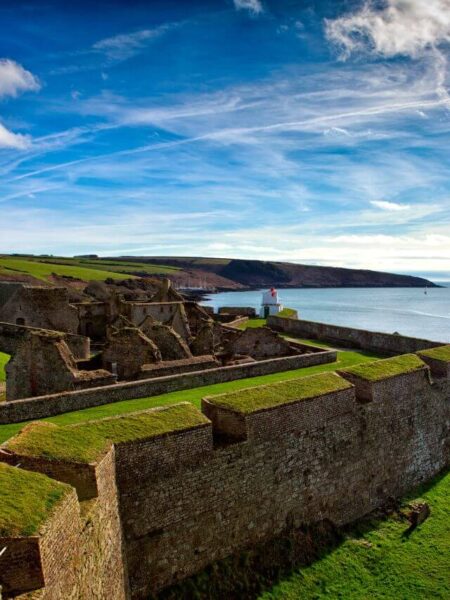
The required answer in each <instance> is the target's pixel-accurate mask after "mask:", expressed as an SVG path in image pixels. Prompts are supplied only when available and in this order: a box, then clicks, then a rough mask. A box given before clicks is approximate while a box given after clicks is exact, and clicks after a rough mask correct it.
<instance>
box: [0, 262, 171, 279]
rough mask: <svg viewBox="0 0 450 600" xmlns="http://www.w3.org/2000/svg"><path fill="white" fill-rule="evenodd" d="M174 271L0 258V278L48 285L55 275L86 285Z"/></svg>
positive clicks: (130, 265) (145, 266) (129, 265)
mask: <svg viewBox="0 0 450 600" xmlns="http://www.w3.org/2000/svg"><path fill="white" fill-rule="evenodd" d="M177 270H178V269H176V268H175V267H167V266H164V265H149V264H140V263H132V262H130V263H128V262H117V263H116V262H114V261H102V260H99V259H98V260H90V259H71V258H53V257H48V258H37V257H32V256H27V257H22V256H20V257H15V256H2V257H0V275H1V274H2V273H3V274H5V275H13V274H14V273H17V274H23V275H30V276H32V277H35V278H36V279H40V280H42V281H47V280H48V279H49V277H50V276H51V275H52V274H56V275H63V276H69V277H75V278H77V279H82V280H84V281H95V280H98V281H102V280H104V279H107V278H110V279H124V278H130V277H135V276H139V275H156V274H161V275H164V274H169V273H173V272H176V271H177Z"/></svg>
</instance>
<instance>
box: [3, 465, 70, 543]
mask: <svg viewBox="0 0 450 600" xmlns="http://www.w3.org/2000/svg"><path fill="white" fill-rule="evenodd" d="M71 489H72V488H71V487H70V486H69V485H66V484H63V483H59V482H58V481H55V480H54V479H50V478H49V477H47V476H45V475H41V474H40V473H33V472H31V471H23V470H22V469H18V468H16V467H11V466H10V465H6V464H4V463H0V537H17V536H30V535H34V534H36V533H37V532H38V531H39V528H40V527H41V525H42V524H43V523H44V522H45V521H46V519H47V518H48V517H49V516H50V514H51V513H52V512H53V510H54V508H55V505H56V504H57V503H58V502H59V501H60V500H61V499H62V498H63V497H64V496H65V495H66V494H67V493H69V492H70V490H71Z"/></svg>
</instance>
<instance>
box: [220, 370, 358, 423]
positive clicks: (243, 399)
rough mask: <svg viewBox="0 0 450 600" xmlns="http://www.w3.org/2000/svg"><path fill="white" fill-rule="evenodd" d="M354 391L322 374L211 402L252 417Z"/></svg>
mask: <svg viewBox="0 0 450 600" xmlns="http://www.w3.org/2000/svg"><path fill="white" fill-rule="evenodd" d="M351 387H352V385H351V384H350V383H349V382H348V381H346V380H345V379H342V378H341V377H339V376H338V375H336V374H335V373H321V374H320V375H312V376H311V377H303V378H301V379H292V380H290V381H283V382H280V383H273V384H271V385H261V386H258V387H253V388H247V389H243V390H239V391H237V392H233V393H231V394H221V395H219V396H210V397H209V398H208V401H209V402H211V404H214V405H215V406H220V407H221V408H226V409H229V410H233V411H236V412H238V413H241V414H250V413H253V412H257V411H260V410H266V409H270V408H275V407H277V406H280V405H282V404H291V403H293V402H297V401H299V400H308V399H310V398H314V397H316V396H323V395H324V394H331V393H333V392H338V391H341V390H346V389H349V388H351Z"/></svg>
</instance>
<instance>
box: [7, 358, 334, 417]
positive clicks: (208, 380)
mask: <svg viewBox="0 0 450 600" xmlns="http://www.w3.org/2000/svg"><path fill="white" fill-rule="evenodd" d="M335 361H336V352H335V351H321V352H315V353H311V354H302V355H298V356H285V357H282V358H270V359H268V360H262V361H258V362H255V363H252V364H245V365H233V366H228V367H218V368H215V369H207V370H203V371H195V372H193V373H185V374H182V375H170V376H167V377H157V378H154V379H147V380H142V381H130V382H121V383H116V384H114V385H105V386H104V387H97V388H95V389H86V390H80V391H76V392H62V393H60V394H52V395H47V396H42V397H41V398H30V399H23V400H15V401H14V402H6V403H0V424H7V423H19V422H20V421H28V420H31V419H43V418H44V417H50V416H53V415H60V414H62V413H65V412H70V411H74V410H80V409H82V408H89V407H91V406H100V405H102V404H109V403H110V402H121V401H122V400H131V399H133V398H145V397H147V396H158V395H159V394H165V393H167V392H175V391H179V390H187V389H190V388H193V387H199V386H204V385H212V384H214V383H224V382H226V381H234V380H235V379H243V378H246V377H257V376H260V375H268V374H270V373H278V372H280V371H290V370H293V369H301V368H303V367H312V366H314V365H321V364H325V363H331V362H335Z"/></svg>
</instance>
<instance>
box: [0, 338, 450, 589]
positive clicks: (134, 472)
mask: <svg viewBox="0 0 450 600" xmlns="http://www.w3.org/2000/svg"><path fill="white" fill-rule="evenodd" d="M449 350H450V346H446V347H444V348H436V349H435V351H434V353H433V354H432V356H431V357H430V355H429V354H424V353H423V352H420V353H418V354H416V353H409V354H407V355H401V356H395V357H393V358H388V359H385V360H381V361H374V362H373V363H366V364H365V365H364V367H362V366H356V367H352V368H348V369H343V370H341V371H340V372H339V373H322V374H318V375H312V376H309V377H304V378H302V379H292V380H290V381H285V382H280V383H274V384H270V385H265V386H259V387H256V388H252V389H244V390H241V391H239V392H233V393H229V394H222V395H218V396H209V397H206V398H204V399H203V401H202V410H201V411H200V410H198V409H197V408H195V407H194V406H193V405H191V404H189V403H186V402H184V403H180V404H176V405H172V406H169V407H166V408H156V409H149V410H145V411H140V412H137V413H132V414H128V415H126V416H122V417H109V418H107V419H101V420H96V421H88V422H85V423H83V424H77V425H66V426H58V425H54V424H49V423H44V422H35V423H32V424H30V425H27V426H25V427H24V428H23V429H22V431H21V432H20V433H19V434H18V435H17V436H15V437H14V438H12V439H10V440H9V441H8V442H6V443H5V444H4V445H3V446H2V447H1V448H0V552H2V550H3V553H2V554H1V556H0V581H1V585H2V586H3V593H5V594H6V597H16V598H21V599H22V600H25V598H27V599H28V598H31V597H32V598H33V600H34V599H35V598H39V600H61V598H82V599H86V600H91V599H94V598H108V599H113V600H116V599H117V600H144V599H147V598H149V597H153V596H158V594H160V593H164V592H165V591H167V590H169V589H170V588H171V586H174V585H176V584H180V583H181V582H183V581H184V580H186V579H188V578H190V577H191V576H193V575H195V574H197V573H201V572H202V571H203V570H204V569H206V568H207V567H208V565H211V564H212V563H216V562H217V561H221V560H222V559H225V558H226V557H230V556H237V555H239V554H241V553H243V552H244V551H246V550H247V549H249V548H253V547H255V546H257V545H258V544H261V543H265V542H267V543H270V541H271V540H274V539H275V538H277V537H279V536H285V537H287V538H289V536H290V535H291V534H292V533H293V532H295V531H298V530H299V529H301V528H305V527H310V526H314V525H315V524H320V523H328V524H330V526H332V527H336V528H338V527H341V526H343V525H345V524H348V523H351V522H353V521H355V520H357V519H359V518H361V517H362V516H364V515H367V514H368V513H370V512H371V511H372V510H374V509H376V508H379V507H381V506H383V505H384V504H385V503H386V501H388V500H389V499H392V498H395V497H399V496H401V495H403V494H405V493H406V492H408V491H409V490H411V489H412V488H413V487H415V486H417V485H419V484H421V483H423V482H426V481H427V480H429V479H430V478H432V477H433V476H434V475H436V474H437V473H439V472H440V471H441V470H443V469H445V468H446V467H448V464H449V449H450V444H449V422H450V408H449V392H450V379H449V372H448V362H449V361H448V353H449ZM428 360H430V361H436V362H432V365H431V367H430V365H429V364H428V362H427V361H428ZM437 363H439V364H438V366H436V364H437ZM433 365H434V366H433ZM14 490H17V495H16V492H15V491H14ZM30 592H33V596H30V595H27V594H29V593H30Z"/></svg>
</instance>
